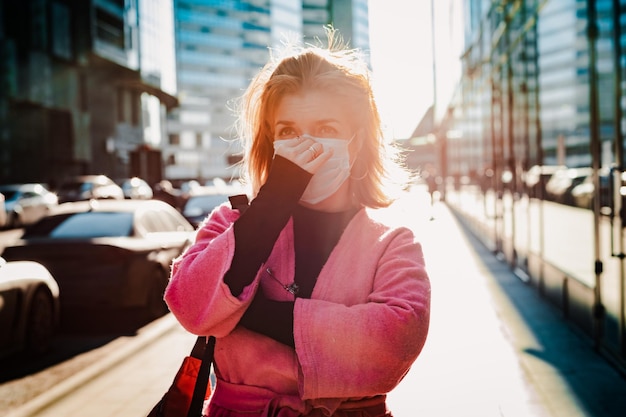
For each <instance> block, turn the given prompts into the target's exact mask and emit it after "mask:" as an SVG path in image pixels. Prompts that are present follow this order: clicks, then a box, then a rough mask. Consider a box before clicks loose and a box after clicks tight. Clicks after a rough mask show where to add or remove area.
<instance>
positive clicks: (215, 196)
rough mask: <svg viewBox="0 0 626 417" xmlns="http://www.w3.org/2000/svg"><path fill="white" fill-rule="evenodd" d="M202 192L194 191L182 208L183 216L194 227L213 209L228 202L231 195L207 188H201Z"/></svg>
mask: <svg viewBox="0 0 626 417" xmlns="http://www.w3.org/2000/svg"><path fill="white" fill-rule="evenodd" d="M202 188H203V189H204V191H199V190H196V191H195V193H194V194H192V195H190V196H189V197H188V199H187V201H186V202H185V205H184V206H183V216H185V218H186V219H187V220H189V223H191V224H192V225H193V226H194V227H198V226H199V225H200V223H202V221H203V220H204V219H205V218H206V217H207V216H208V215H209V214H210V213H211V212H212V211H213V209H214V208H215V207H217V206H219V205H220V204H222V203H225V202H227V201H228V196H230V195H233V194H231V193H224V192H222V191H215V190H213V189H212V188H209V187H202Z"/></svg>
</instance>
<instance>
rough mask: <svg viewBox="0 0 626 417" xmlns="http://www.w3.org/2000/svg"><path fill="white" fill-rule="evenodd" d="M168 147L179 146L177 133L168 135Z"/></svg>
mask: <svg viewBox="0 0 626 417" xmlns="http://www.w3.org/2000/svg"><path fill="white" fill-rule="evenodd" d="M170 145H173V146H179V145H180V135H179V134H178V133H170Z"/></svg>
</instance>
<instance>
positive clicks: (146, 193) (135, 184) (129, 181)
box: [115, 177, 154, 200]
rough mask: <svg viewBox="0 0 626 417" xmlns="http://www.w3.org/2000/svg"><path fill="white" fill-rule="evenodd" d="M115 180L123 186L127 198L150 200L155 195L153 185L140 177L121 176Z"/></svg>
mask: <svg viewBox="0 0 626 417" xmlns="http://www.w3.org/2000/svg"><path fill="white" fill-rule="evenodd" d="M115 182H116V183H117V185H119V186H120V187H121V188H122V191H123V192H124V197H125V198H127V199H133V200H150V199H151V198H152V197H153V196H154V193H153V191H152V187H150V185H149V184H148V183H147V182H146V181H144V180H142V179H141V178H139V177H132V178H120V179H117V180H116V181H115Z"/></svg>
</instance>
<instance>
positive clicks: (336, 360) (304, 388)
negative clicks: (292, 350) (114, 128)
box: [294, 229, 430, 399]
mask: <svg viewBox="0 0 626 417" xmlns="http://www.w3.org/2000/svg"><path fill="white" fill-rule="evenodd" d="M369 249H370V250H367V252H366V253H365V254H364V256H361V258H360V261H359V262H355V261H354V259H351V262H343V263H344V264H348V265H347V266H344V268H349V269H347V270H346V272H348V274H347V275H346V276H344V277H343V280H344V282H346V284H344V285H346V288H345V290H346V291H350V290H351V289H350V286H352V288H354V287H355V286H356V285H359V284H361V283H362V281H360V279H362V277H363V276H366V275H368V274H372V273H373V274H374V277H373V281H369V282H370V285H371V282H373V288H370V289H368V291H370V293H369V295H368V296H366V302H362V303H355V304H352V305H347V304H344V303H341V302H336V301H329V300H328V299H326V300H322V299H310V300H303V299H298V300H297V302H296V307H295V311H294V314H295V325H294V332H295V334H294V337H295V343H296V351H297V354H298V359H299V362H300V368H301V375H300V378H299V390H300V394H301V395H302V397H303V398H304V399H319V398H332V397H334V398H337V397H339V398H351V397H352V398H353V397H366V396H372V395H378V394H384V393H387V392H389V391H391V390H392V389H393V388H394V387H395V386H396V385H397V384H398V383H399V382H400V381H401V380H402V378H403V377H404V375H405V374H406V373H407V372H408V370H409V368H410V366H411V364H412V363H413V362H414V361H415V359H416V358H417V356H418V355H419V353H420V351H421V349H422V347H423V345H424V343H425V341H426V335H427V333H428V327H429V319H430V281H429V278H428V275H427V273H426V269H425V263H424V257H423V254H422V249H421V246H420V244H419V243H417V242H416V241H415V239H414V236H413V233H412V232H411V231H409V230H408V229H397V230H396V231H394V232H393V233H390V234H389V235H388V236H386V237H383V238H381V240H379V241H377V242H376V243H373V244H372V245H371V246H369ZM372 258H373V259H374V260H373V261H372V263H371V264H369V265H368V264H367V262H368V259H372ZM360 265H364V266H360ZM339 270H341V267H340V268H339ZM350 271H351V272H352V274H349V272H350ZM368 271H369V272H368ZM355 277H359V278H358V279H355ZM356 282H358V283H359V284H356Z"/></svg>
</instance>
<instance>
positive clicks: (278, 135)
mask: <svg viewBox="0 0 626 417" xmlns="http://www.w3.org/2000/svg"><path fill="white" fill-rule="evenodd" d="M328 35H329V39H330V44H329V48H328V49H326V48H317V47H313V46H310V47H307V48H301V49H299V50H298V51H295V53H293V54H292V55H288V56H285V57H284V58H283V59H279V60H276V61H272V62H270V63H269V64H268V65H267V66H266V67H265V68H264V69H263V70H262V71H261V72H260V74H259V75H258V76H257V77H256V78H255V79H254V80H253V81H252V83H251V85H250V87H249V89H248V91H247V93H246V95H245V96H244V101H243V106H242V109H243V113H242V118H241V121H242V126H241V127H242V129H241V132H240V133H241V135H240V137H242V138H243V146H244V149H245V157H244V160H243V162H244V165H243V167H244V172H245V174H246V179H247V180H248V181H249V184H250V186H251V189H252V201H251V203H250V205H249V207H248V208H247V210H243V209H241V210H238V209H233V208H231V207H230V206H229V205H228V204H225V205H222V206H221V207H219V208H218V209H216V211H214V212H213V213H212V215H211V216H210V218H209V219H208V221H206V222H205V223H204V224H203V225H202V226H201V227H200V229H199V230H198V232H197V235H196V240H195V243H194V244H193V245H192V246H191V247H190V248H189V249H188V250H187V252H186V253H185V254H183V255H182V256H181V257H180V258H178V259H177V260H175V261H174V264H173V271H172V277H171V280H170V284H169V286H168V288H167V290H166V293H165V300H166V301H167V303H168V305H169V307H170V309H171V311H172V313H173V314H174V315H175V316H176V318H177V319H178V320H179V321H180V323H181V324H182V325H183V326H184V327H185V328H186V329H187V330H189V331H190V332H192V333H194V334H198V335H214V336H216V338H217V342H216V348H215V374H216V377H217V384H216V387H215V390H214V393H213V396H212V398H211V400H210V404H208V405H207V407H206V408H207V409H206V410H205V414H206V415H207V416H209V417H242V416H249V417H296V416H307V417H322V416H334V417H383V416H386V417H388V416H391V415H392V414H391V411H390V410H388V409H387V406H386V402H385V400H386V394H387V393H388V392H389V391H391V390H392V389H393V388H394V387H396V386H397V384H398V383H399V382H400V381H401V380H402V378H403V377H404V375H405V374H406V373H407V371H408V370H409V368H410V366H411V365H412V364H413V362H414V361H415V359H416V358H417V356H418V355H419V353H420V351H421V350H422V347H423V345H424V342H425V340H426V335H427V332H428V327H429V316H430V283H429V279H428V275H427V273H426V270H425V265H424V257H423V254H422V249H421V246H420V244H419V243H418V242H417V241H416V238H415V236H414V234H413V232H412V231H411V230H410V229H408V228H405V227H397V226H391V225H390V224H388V222H387V221H385V220H384V219H385V218H393V217H394V212H393V209H392V208H390V204H391V202H392V201H393V198H392V197H391V196H390V195H389V194H388V192H389V190H390V189H391V188H390V186H391V184H392V181H390V177H391V173H392V172H395V171H398V172H400V170H399V169H398V167H399V165H398V164H395V160H394V159H393V158H392V157H391V155H394V153H391V152H389V150H390V149H389V145H388V144H386V142H385V141H384V140H383V135H382V132H381V126H380V119H379V114H378V110H377V108H376V104H375V102H374V100H373V95H372V87H371V85H370V77H369V73H368V70H367V65H366V64H365V62H363V60H361V59H360V55H358V54H357V51H354V50H349V49H345V47H344V46H343V45H342V41H341V39H339V38H338V37H337V35H336V33H334V31H333V30H332V29H329V31H328ZM401 185H402V184H401ZM398 188H399V189H401V187H398Z"/></svg>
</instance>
